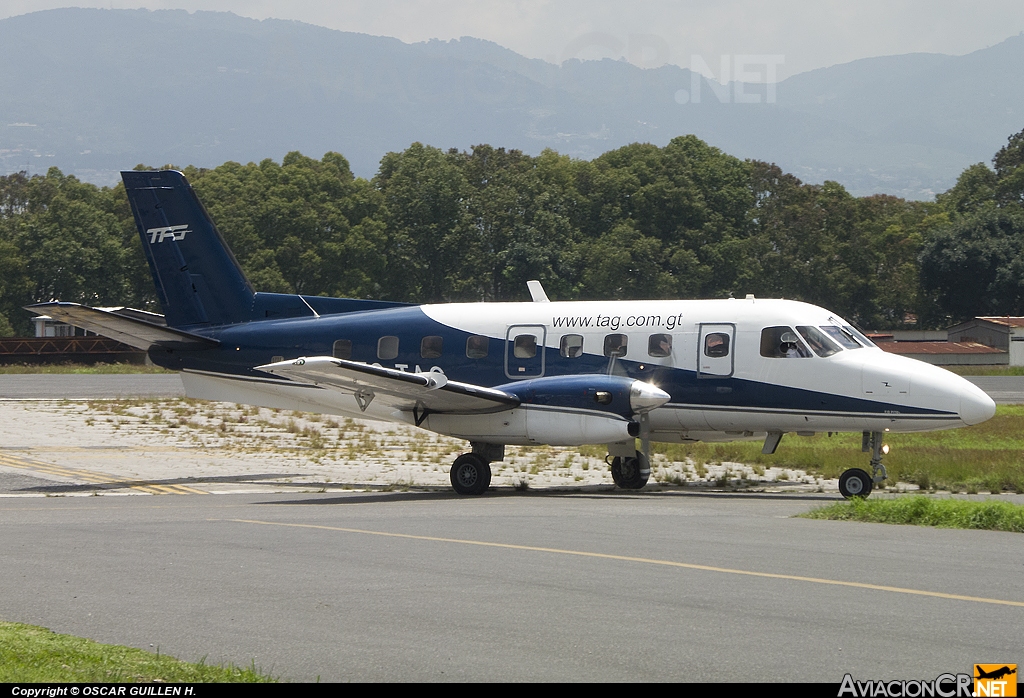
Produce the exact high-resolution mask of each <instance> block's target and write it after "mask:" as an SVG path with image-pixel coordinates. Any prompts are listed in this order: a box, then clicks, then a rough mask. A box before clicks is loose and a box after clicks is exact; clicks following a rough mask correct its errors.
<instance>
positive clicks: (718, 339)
mask: <svg viewBox="0 0 1024 698" xmlns="http://www.w3.org/2000/svg"><path fill="white" fill-rule="evenodd" d="M728 355H729V335H727V334H726V333H725V332H712V333H710V334H708V335H707V336H706V337H704V356H707V357H709V358H712V359H720V358H722V357H723V356H728Z"/></svg>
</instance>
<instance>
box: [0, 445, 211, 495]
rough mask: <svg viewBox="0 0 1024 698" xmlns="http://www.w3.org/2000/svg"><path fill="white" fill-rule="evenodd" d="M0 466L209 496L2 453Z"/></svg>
mask: <svg viewBox="0 0 1024 698" xmlns="http://www.w3.org/2000/svg"><path fill="white" fill-rule="evenodd" d="M0 466H5V467H8V468H17V469H19V470H28V471H30V472H36V473H44V474H47V475H56V476H57V477H66V478H71V479H73V480H84V481H86V482H87V483H89V484H93V485H120V486H122V487H127V488H130V489H133V490H136V491H138V492H145V493H146V494H209V493H208V492H204V491H203V490H197V489H196V488H194V487H188V486H187V485H158V484H155V483H146V482H140V481H139V480H135V479H131V478H126V477H118V476H116V475H107V474H106V473H98V472H95V471H92V470H79V469H77V468H66V467H64V466H61V465H54V464H53V463H44V462H43V461H38V460H33V459H31V458H22V457H21V456H14V455H11V454H9V453H0Z"/></svg>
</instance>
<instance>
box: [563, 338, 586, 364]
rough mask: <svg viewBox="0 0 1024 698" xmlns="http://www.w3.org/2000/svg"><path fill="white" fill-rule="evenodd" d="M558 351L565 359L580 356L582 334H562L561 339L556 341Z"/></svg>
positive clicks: (581, 353) (581, 352)
mask: <svg viewBox="0 0 1024 698" xmlns="http://www.w3.org/2000/svg"><path fill="white" fill-rule="evenodd" d="M558 353H559V354H561V355H562V356H563V357H565V358H567V359H575V358H576V357H577V356H582V355H583V335H579V334H566V335H562V341H561V342H559V343H558Z"/></svg>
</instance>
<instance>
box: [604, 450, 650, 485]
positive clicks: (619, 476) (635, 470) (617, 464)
mask: <svg viewBox="0 0 1024 698" xmlns="http://www.w3.org/2000/svg"><path fill="white" fill-rule="evenodd" d="M643 457H644V456H643V454H642V453H640V452H639V451H637V452H636V457H635V458H621V457H619V456H616V457H615V458H612V480H614V481H615V484H616V485H618V486H619V487H621V488H622V489H624V490H639V489H643V487H644V485H646V484H647V480H648V478H650V473H648V474H647V475H641V474H640V471H641V470H648V469H647V468H642V467H641V464H642V463H643Z"/></svg>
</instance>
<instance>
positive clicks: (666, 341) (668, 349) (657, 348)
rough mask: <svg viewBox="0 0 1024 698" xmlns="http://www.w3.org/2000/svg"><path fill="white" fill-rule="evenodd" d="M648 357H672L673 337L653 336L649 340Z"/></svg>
mask: <svg viewBox="0 0 1024 698" xmlns="http://www.w3.org/2000/svg"><path fill="white" fill-rule="evenodd" d="M647 355H648V356H653V357H655V358H662V357H665V356H671V355H672V335H670V334H652V335H651V336H650V338H649V339H648V340H647Z"/></svg>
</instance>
